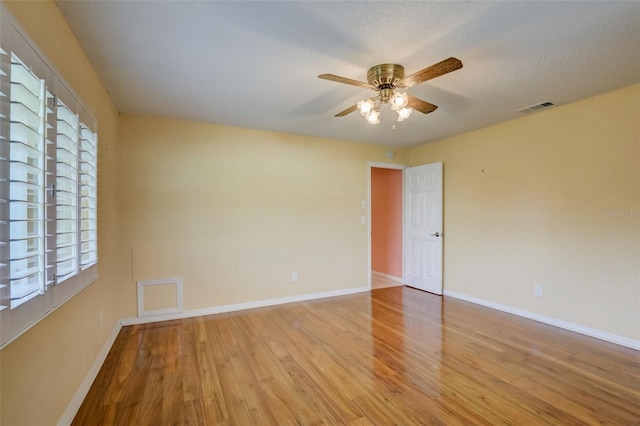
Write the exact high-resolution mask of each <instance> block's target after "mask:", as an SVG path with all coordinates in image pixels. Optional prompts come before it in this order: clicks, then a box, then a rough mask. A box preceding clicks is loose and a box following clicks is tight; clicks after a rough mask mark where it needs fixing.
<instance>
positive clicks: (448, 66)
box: [400, 58, 462, 87]
mask: <svg viewBox="0 0 640 426" xmlns="http://www.w3.org/2000/svg"><path fill="white" fill-rule="evenodd" d="M460 68H462V62H461V61H460V59H458V58H449V59H445V60H444V61H441V62H438V63H437V64H435V65H431V66H430V67H427V68H425V69H422V70H420V71H418V72H414V73H413V74H411V75H410V76H407V77H405V78H404V79H403V80H402V81H401V82H400V84H401V85H403V86H404V87H413V86H415V85H416V84H420V83H423V82H425V81H427V80H431V79H432V78H436V77H440V76H441V75H444V74H447V73H450V72H451V71H455V70H458V69H460Z"/></svg>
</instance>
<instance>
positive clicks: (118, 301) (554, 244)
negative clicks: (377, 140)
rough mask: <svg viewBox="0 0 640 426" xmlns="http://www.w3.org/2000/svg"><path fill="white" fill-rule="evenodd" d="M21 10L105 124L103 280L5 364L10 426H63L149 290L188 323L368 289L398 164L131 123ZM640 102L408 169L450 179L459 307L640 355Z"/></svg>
mask: <svg viewBox="0 0 640 426" xmlns="http://www.w3.org/2000/svg"><path fill="white" fill-rule="evenodd" d="M7 6H8V8H9V9H10V10H11V12H12V13H13V14H14V15H15V17H16V18H17V20H18V21H19V22H20V24H21V25H22V26H23V27H24V29H25V30H26V31H27V33H28V34H29V36H30V37H31V38H32V40H33V41H34V42H35V44H36V45H37V46H38V47H39V48H40V50H41V51H43V52H44V54H45V55H46V56H47V58H48V59H49V60H50V62H51V63H52V64H53V65H54V67H55V68H56V69H57V71H58V72H59V74H60V75H61V76H62V77H63V78H64V79H65V80H67V82H68V83H69V84H70V86H71V87H72V88H73V89H74V90H75V91H76V93H77V94H78V95H79V97H80V98H81V99H82V101H83V103H84V104H86V105H87V106H88V107H89V108H90V110H91V111H92V112H93V114H94V115H95V116H96V117H97V119H98V122H99V138H100V153H99V161H100V162H99V166H100V172H99V199H100V201H99V213H98V214H99V224H100V229H99V250H100V252H99V255H100V264H99V265H100V266H99V271H100V279H99V280H98V281H97V282H95V283H93V284H92V285H91V286H89V287H88V288H87V289H85V290H83V291H82V292H81V293H80V294H79V295H77V296H76V297H74V298H73V299H72V300H71V301H69V302H67V303H66V304H64V305H63V306H62V307H61V308H60V309H58V310H57V311H55V312H54V313H52V314H51V315H50V316H48V317H47V318H46V319H44V320H43V321H42V322H40V323H39V324H38V325H36V326H35V327H34V328H32V329H31V330H30V331H28V332H27V333H26V334H25V335H23V336H22V337H20V338H19V339H17V340H16V341H14V342H13V343H11V344H10V345H9V346H7V347H6V348H5V349H3V350H2V351H1V352H0V358H1V359H0V375H1V378H0V381H1V387H0V391H1V394H0V398H1V400H2V401H1V404H0V407H1V410H2V411H1V414H0V416H1V417H0V423H2V424H4V425H14V424H20V425H30V424H53V423H56V422H57V421H58V419H59V418H60V416H61V415H62V413H63V411H64V409H65V408H66V407H67V404H68V403H69V402H70V400H71V398H72V396H73V394H74V392H75V391H76V390H77V388H78V385H79V384H80V382H81V380H82V379H83V378H84V376H85V374H86V373H87V371H88V370H89V367H90V366H91V364H92V362H93V361H94V360H95V358H96V356H97V354H98V352H99V350H100V348H101V347H102V345H103V344H104V342H105V341H106V339H107V337H108V335H109V333H110V332H111V330H112V329H113V327H114V326H115V324H116V322H117V320H118V319H120V318H124V317H130V316H134V315H135V304H136V296H135V286H134V285H133V281H135V280H137V279H151V278H167V277H170V276H174V275H177V276H182V277H183V278H184V285H185V309H197V308H207V307H212V306H217V305H223V304H229V303H239V302H248V301H254V300H260V299H267V298H274V297H285V296H290V295H298V294H305V293H312V292H320V291H330V290H338V289H345V288H351V287H358V286H363V285H365V284H366V282H367V281H366V280H367V277H366V258H367V257H366V244H367V243H366V226H365V225H362V224H361V223H360V217H361V216H362V215H363V214H365V211H364V210H363V209H362V208H361V206H360V202H361V200H362V199H364V198H365V197H366V171H367V168H366V163H367V161H383V162H387V161H388V160H387V159H386V158H385V152H386V149H385V148H384V147H375V146H371V145H366V144H355V143H347V142H340V141H334V140H326V139H318V138H309V137H303V136H297V135H287V134H278V133H270V132H261V131H253V130H246V129H237V128H229V127H222V126H215V125H207V124H201V123H191V122H185V121H178V120H167V119H156V118H147V117H135V116H124V117H122V118H121V119H119V118H118V114H117V111H116V110H115V108H114V106H113V105H112V103H111V102H110V100H109V98H108V95H107V94H106V93H105V91H104V89H103V88H102V86H101V84H100V82H99V80H98V78H97V77H96V75H95V73H94V71H93V70H92V68H91V67H90V65H89V64H88V62H87V60H86V58H85V57H84V55H83V54H82V52H81V50H80V48H79V47H78V45H77V41H76V40H75V38H74V37H73V35H72V34H71V32H70V30H69V29H68V27H67V25H66V23H65V22H64V20H63V18H62V17H61V15H60V13H59V11H58V9H57V8H56V6H55V4H54V3H53V2H51V1H44V2H26V1H23V2H9V3H7ZM639 98H640V88H639V87H638V86H636V87H633V88H629V89H625V90H622V91H617V92H612V93H608V94H605V95H602V96H599V97H596V98H593V99H588V100H585V101H582V102H578V103H575V104H571V105H567V106H563V107H557V108H554V109H551V110H548V111H543V112H540V113H537V114H535V115H532V116H529V117H525V118H522V119H520V120H514V121H512V122H508V123H503V124H501V125H497V126H494V127H490V128H487V129H483V130H479V131H476V132H473V133H469V134H466V135H461V136H458V137H455V138H451V139H448V140H445V141H441V142H438V143H434V144H429V145H425V146H422V147H418V148H415V149H413V150H411V151H410V158H409V157H408V156H407V152H404V153H403V152H400V153H399V155H398V157H397V158H396V160H397V161H398V162H399V163H403V164H407V163H409V162H410V163H411V164H413V165H418V164H423V163H429V162H434V161H443V162H444V163H445V233H446V235H447V237H446V241H445V289H446V290H450V291H456V292H459V293H464V294H467V295H471V296H476V297H480V298H483V299H488V300H492V301H495V302H498V303H503V304H507V305H510V306H513V307H516V308H521V309H526V310H529V311H532V312H537V313H540V314H543V315H547V316H550V317H554V318H557V319H561V320H567V321H572V322H576V323H579V324H582V325H585V326H588V327H592V328H595V329H600V330H604V331H608V332H611V333H615V334H619V335H622V336H627V337H629V338H633V339H636V340H640V327H639V326H640V324H639V317H638V312H639V309H638V307H639V303H640V291H639V288H638V287H639V279H640V277H639V275H640V271H639V265H638V263H639V262H638V257H639V254H640V253H639V251H640V245H639V242H640V218H639V217H638V216H635V217H633V216H630V215H626V216H613V217H612V216H606V215H605V211H607V210H616V211H617V210H623V209H626V210H631V211H635V210H637V209H638V208H640V182H639V176H638V169H639V167H640V164H639V162H640V161H639V148H638V145H639V135H638V132H639V130H638V117H639V112H640V111H639V108H640V107H639ZM483 170H484V171H483ZM293 271H296V272H298V274H299V281H298V282H297V283H291V281H290V274H291V272H293ZM534 283H540V284H542V285H544V296H543V297H542V298H535V297H534V296H533V284H534ZM158 303H160V302H158ZM98 311H103V312H104V320H105V322H104V324H105V325H104V326H103V327H100V326H99V322H98Z"/></svg>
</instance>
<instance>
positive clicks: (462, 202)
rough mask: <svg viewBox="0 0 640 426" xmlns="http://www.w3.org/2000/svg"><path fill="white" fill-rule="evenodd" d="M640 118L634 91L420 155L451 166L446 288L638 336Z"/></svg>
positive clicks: (637, 89)
mask: <svg viewBox="0 0 640 426" xmlns="http://www.w3.org/2000/svg"><path fill="white" fill-rule="evenodd" d="M639 118H640V86H633V87H630V88H626V89H623V90H618V91H614V92H610V93H607V94H604V95H601V96H597V97H594V98H591V99H586V100H583V101H580V102H576V103H573V104H570V105H566V106H559V107H555V108H553V109H550V110H547V111H542V112H539V113H536V114H534V115H531V116H526V117H523V118H521V119H518V120H513V121H509V122H506V123H502V124H499V125H496V126H493V127H489V128H485V129H482V130H478V131H475V132H472V133H468V134H464V135H460V136H456V137H453V138H450V139H446V140H443V141H440V142H437V143H432V144H428V145H423V146H421V147H418V148H415V149H413V150H411V152H410V162H411V165H419V164H424V163H431V162H436V161H442V162H444V203H445V207H444V232H445V235H446V239H445V246H444V247H445V248H444V265H445V266H444V288H445V290H448V291H455V292H458V293H463V294H465V295H469V296H474V297H478V298H482V299H486V300H490V301H493V302H497V303H501V304H505V305H508V306H511V307H515V308H519V309H524V310H527V311H531V312H534V313H538V314H541V315H546V316H549V317H552V318H555V319H559V320H564V321H570V322H574V323H578V324H581V325H583V326H587V327H591V328H594V329H597V330H602V331H605V332H610V333H614V334H617V335H620V336H625V337H628V338H631V339H635V340H640V269H639V268H640V266H639V265H640V251H639V250H640V216H639V214H638V212H639V209H640V176H639V170H640V157H639V155H640V154H639V147H640V134H639V133H640V131H639V124H638V123H639V122H640V121H639ZM609 210H611V211H621V210H626V212H623V213H618V214H622V216H608V215H607V211H609ZM536 283H537V284H541V285H543V296H542V297H535V296H534V295H533V286H534V284H536Z"/></svg>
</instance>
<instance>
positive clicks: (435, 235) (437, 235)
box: [430, 232, 440, 237]
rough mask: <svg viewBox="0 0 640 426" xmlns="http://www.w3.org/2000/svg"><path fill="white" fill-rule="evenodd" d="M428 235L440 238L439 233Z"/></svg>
mask: <svg viewBox="0 0 640 426" xmlns="http://www.w3.org/2000/svg"><path fill="white" fill-rule="evenodd" d="M430 235H431V236H432V237H439V236H440V233H439V232H436V233H435V234H430Z"/></svg>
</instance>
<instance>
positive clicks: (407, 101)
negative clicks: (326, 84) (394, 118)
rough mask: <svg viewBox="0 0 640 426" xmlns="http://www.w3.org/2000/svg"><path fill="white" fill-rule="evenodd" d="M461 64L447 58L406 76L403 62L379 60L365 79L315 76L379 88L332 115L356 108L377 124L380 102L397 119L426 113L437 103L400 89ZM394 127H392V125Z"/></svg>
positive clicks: (368, 87) (350, 111)
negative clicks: (388, 108)
mask: <svg viewBox="0 0 640 426" xmlns="http://www.w3.org/2000/svg"><path fill="white" fill-rule="evenodd" d="M460 68H462V62H461V61H460V59H457V58H448V59H445V60H444V61H440V62H438V63H437V64H433V65H431V66H429V67H426V68H423V69H421V70H420V71H416V72H414V73H413V74H411V75H409V76H406V77H405V75H404V67H403V66H402V65H398V64H378V65H374V66H373V67H371V68H369V71H367V82H366V83H365V82H363V81H358V80H353V79H351V78H345V77H340V76H339V75H335V74H320V75H319V76H318V78H321V79H323V80H330V81H335V82H337V83H343V84H348V85H350V86H356V87H360V88H363V89H370V90H374V91H376V92H378V93H377V95H376V96H374V97H372V98H368V99H363V100H361V101H359V102H358V103H357V104H356V105H352V106H350V107H349V108H347V109H345V110H344V111H340V112H339V113H337V114H336V115H335V116H336V117H344V116H345V115H348V114H351V113H352V112H354V111H355V110H358V111H359V112H360V114H362V116H363V117H364V118H365V119H366V120H367V121H368V122H369V123H371V124H378V123H379V122H380V118H379V117H380V105H382V104H389V105H390V106H391V109H392V110H393V111H395V112H397V113H398V121H404V120H406V119H407V118H409V116H410V115H411V113H412V112H413V110H414V109H415V110H417V111H418V112H421V113H422V114H429V113H431V112H433V111H435V110H436V108H438V107H437V106H436V105H433V104H431V103H429V102H427V101H423V100H422V99H418V98H416V97H415V96H411V95H408V94H407V93H406V92H401V91H400V90H403V89H408V88H411V87H413V86H415V85H417V84H420V83H424V82H425V81H427V80H431V79H433V78H436V77H439V76H441V75H444V74H448V73H450V72H452V71H455V70H458V69H460ZM393 128H394V130H395V125H394V127H393Z"/></svg>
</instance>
